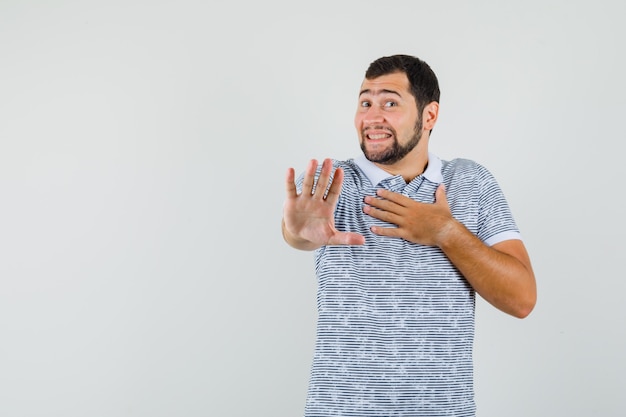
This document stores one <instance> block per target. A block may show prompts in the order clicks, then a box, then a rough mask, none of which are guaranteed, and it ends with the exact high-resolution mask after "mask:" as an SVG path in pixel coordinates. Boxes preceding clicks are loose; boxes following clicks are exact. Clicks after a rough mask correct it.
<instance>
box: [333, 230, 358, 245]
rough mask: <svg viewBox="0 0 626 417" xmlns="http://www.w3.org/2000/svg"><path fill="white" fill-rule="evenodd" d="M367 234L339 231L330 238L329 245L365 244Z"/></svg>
mask: <svg viewBox="0 0 626 417" xmlns="http://www.w3.org/2000/svg"><path fill="white" fill-rule="evenodd" d="M364 244H365V236H363V235H361V234H359V233H354V232H338V233H336V234H334V235H333V236H332V237H331V238H330V239H329V240H328V245H364Z"/></svg>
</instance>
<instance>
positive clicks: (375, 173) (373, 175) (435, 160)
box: [354, 152, 443, 186]
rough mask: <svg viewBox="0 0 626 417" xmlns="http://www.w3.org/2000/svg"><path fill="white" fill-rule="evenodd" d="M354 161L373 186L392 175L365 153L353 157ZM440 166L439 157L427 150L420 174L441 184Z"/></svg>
mask: <svg viewBox="0 0 626 417" xmlns="http://www.w3.org/2000/svg"><path fill="white" fill-rule="evenodd" d="M354 163H355V164H356V165H357V166H358V167H359V168H360V169H361V171H363V173H364V174H365V176H366V177H367V178H368V179H369V180H370V182H371V183H372V185H374V186H376V185H378V184H379V183H380V182H381V181H382V180H384V179H386V178H391V177H393V175H391V174H390V173H388V172H387V171H385V170H383V169H381V168H379V167H378V166H376V165H375V164H374V163H373V162H371V161H370V160H368V159H367V158H366V157H365V155H360V156H358V157H356V158H354ZM441 166H442V164H441V159H439V157H438V156H437V155H435V154H433V153H431V152H428V164H427V165H426V170H425V171H424V172H423V173H422V176H423V177H424V178H426V179H427V180H429V181H431V182H433V183H435V184H441V183H442V182H443V175H442V174H441Z"/></svg>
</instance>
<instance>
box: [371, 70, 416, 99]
mask: <svg viewBox="0 0 626 417" xmlns="http://www.w3.org/2000/svg"><path fill="white" fill-rule="evenodd" d="M360 94H372V95H380V94H396V95H399V96H404V95H406V94H410V91H409V80H408V78H407V76H406V74H405V73H403V72H396V73H393V74H386V75H381V76H380V77H376V78H371V79H367V78H366V79H364V80H363V82H362V83H361V91H360Z"/></svg>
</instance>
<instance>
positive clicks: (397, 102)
mask: <svg viewBox="0 0 626 417" xmlns="http://www.w3.org/2000/svg"><path fill="white" fill-rule="evenodd" d="M438 110H439V83H438V81H437V77H436V76H435V74H434V72H433V71H432V70H431V69H430V67H429V66H428V64H426V63H425V62H424V61H422V60H420V59H419V58H416V57H412V56H408V55H394V56H388V57H382V58H379V59H377V60H376V61H374V62H372V63H371V64H370V66H369V68H368V69H367V71H366V73H365V80H364V81H363V84H362V85H361V91H360V94H359V107H358V110H357V113H356V116H355V127H356V128H357V131H358V132H359V135H360V144H361V149H362V150H363V153H364V154H365V156H366V157H367V158H368V159H369V160H370V161H372V162H377V163H380V164H384V165H391V164H394V163H396V162H398V161H400V160H401V159H403V158H404V157H405V156H406V155H408V154H409V153H410V152H411V151H412V150H413V149H414V148H415V147H416V146H417V144H418V143H419V142H420V140H421V139H422V137H423V135H424V134H426V135H429V134H430V131H431V130H432V128H433V126H434V124H435V121H436V120H437V115H438ZM425 131H426V133H425ZM424 146H426V143H424Z"/></svg>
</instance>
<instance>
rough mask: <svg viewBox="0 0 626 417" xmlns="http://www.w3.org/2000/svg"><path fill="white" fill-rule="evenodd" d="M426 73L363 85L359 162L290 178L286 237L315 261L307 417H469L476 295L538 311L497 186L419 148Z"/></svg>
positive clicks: (427, 117)
mask: <svg viewBox="0 0 626 417" xmlns="http://www.w3.org/2000/svg"><path fill="white" fill-rule="evenodd" d="M438 113H439V86H438V81H437V78H436V76H435V74H434V73H433V71H432V70H431V68H430V67H429V66H428V65H427V64H426V63H425V62H424V61H422V60H420V59H419V58H416V57H412V56H407V55H395V56H389V57H383V58H380V59H378V60H376V61H374V62H372V63H371V64H370V66H369V68H368V69H367V71H366V73H365V79H364V81H363V83H362V85H361V91H360V93H359V105H358V109H357V112H356V116H355V127H356V130H357V132H358V135H359V141H360V145H361V149H362V151H363V155H362V156H359V157H357V158H355V159H350V160H347V161H336V160H331V159H326V160H324V161H323V164H322V165H321V167H320V166H318V162H317V161H316V160H312V161H311V162H310V163H309V164H308V166H307V168H306V169H305V171H304V173H303V174H302V175H300V176H299V177H298V179H297V181H296V177H295V171H294V169H293V168H290V169H288V171H287V175H286V188H287V197H286V200H285V204H284V213H283V223H282V232H283V236H284V239H285V241H286V242H287V243H288V244H289V245H291V246H292V247H294V248H296V249H301V250H315V251H316V252H315V268H316V273H317V277H318V325H317V342H316V346H315V354H314V358H313V365H312V370H311V378H310V385H309V391H308V397H307V401H306V407H305V416H307V417H309V416H310V417H313V416H316V417H317V416H333V417H338V416H355V417H357V416H358V417H367V416H411V417H414V416H428V417H435V416H443V415H446V416H456V417H459V416H474V415H475V404H474V392H473V363H472V349H473V338H474V306H475V293H476V292H477V293H478V294H480V295H481V296H482V297H483V298H484V299H485V300H487V301H488V302H489V303H491V304H492V305H494V306H495V307H496V308H498V309H500V310H502V311H504V312H506V313H508V314H511V315H513V316H515V317H519V318H523V317H526V316H527V315H528V314H530V312H531V311H532V309H533V308H534V305H535V301H536V285H535V278H534V274H533V270H532V266H531V262H530V260H529V256H528V254H527V251H526V248H525V246H524V244H523V242H522V240H521V238H520V233H519V231H518V229H517V226H516V224H515V221H514V219H513V216H512V215H511V211H510V209H509V206H508V204H507V202H506V200H505V197H504V195H503V193H502V191H501V190H500V187H499V186H498V184H497V182H496V180H495V179H494V177H493V176H492V175H491V174H490V172H489V171H488V170H487V169H485V168H484V167H483V166H481V165H480V164H477V163H476V162H473V161H471V160H467V159H454V160H452V161H443V160H440V159H439V158H437V156H435V155H433V154H431V153H429V151H428V141H429V138H430V133H431V131H432V129H433V127H434V126H435V123H436V121H437V116H438Z"/></svg>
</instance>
